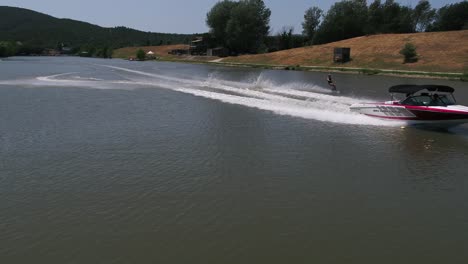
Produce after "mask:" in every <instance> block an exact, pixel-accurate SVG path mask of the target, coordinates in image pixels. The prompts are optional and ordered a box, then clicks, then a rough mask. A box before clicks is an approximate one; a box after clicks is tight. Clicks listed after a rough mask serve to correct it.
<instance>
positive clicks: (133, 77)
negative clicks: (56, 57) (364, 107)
mask: <svg viewBox="0 0 468 264" xmlns="http://www.w3.org/2000/svg"><path fill="white" fill-rule="evenodd" d="M99 66H101V67H105V68H108V69H112V71H113V72H114V73H117V74H119V73H121V74H125V78H122V79H121V80H102V79H97V78H93V77H82V76H79V74H78V73H76V72H72V73H62V74H56V75H51V76H41V77H37V78H36V79H35V80H29V82H28V81H26V80H17V81H14V82H0V84H21V83H22V84H23V85H33V86H37V85H39V86H44V85H47V86H65V85H66V86H67V87H83V88H91V89H125V90H132V89H137V88H148V87H154V88H163V89H169V90H173V91H178V92H181V93H185V94H191V95H194V96H198V97H203V98H208V99H212V100H217V101H221V102H224V103H229V104H235V105H242V106H246V107H251V108H257V109H261V110H266V111H271V112H274V113H276V114H280V115H288V116H293V117H300V118H306V119H313V120H318V121H324V122H333V123H340V124H354V125H374V126H401V125H402V124H399V123H395V122H390V121H384V120H378V119H373V118H370V117H367V116H363V115H360V114H356V113H352V112H350V110H349V106H350V105H351V104H353V103H357V102H359V101H361V100H362V99H357V98H351V97H344V96H334V95H331V94H330V91H329V90H328V89H326V88H323V87H320V86H317V85H311V84H306V83H289V84H286V85H284V84H283V85H278V84H275V83H274V82H273V81H271V80H268V79H267V78H264V77H263V76H262V75H260V76H259V77H257V79H255V80H251V81H249V82H236V81H228V80H223V79H222V78H219V77H217V76H216V74H212V75H210V76H209V77H208V78H205V79H201V78H200V77H198V78H194V77H192V76H180V77H178V76H168V75H163V74H157V73H152V72H144V71H139V70H135V69H128V68H123V67H116V66H110V65H99ZM67 77H68V78H67Z"/></svg>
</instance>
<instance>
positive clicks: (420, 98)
mask: <svg viewBox="0 0 468 264" xmlns="http://www.w3.org/2000/svg"><path fill="white" fill-rule="evenodd" d="M454 91H455V89H453V88H452V87H449V86H443V85H397V86H392V87H390V88H389V92H390V94H391V96H392V101H387V102H380V103H359V104H353V105H351V107H350V109H351V111H354V112H358V113H361V114H364V115H367V116H371V117H376V118H380V119H385V120H399V121H405V122H406V123H407V124H409V125H418V124H429V125H436V126H442V127H450V126H455V125H460V124H463V123H468V107H466V106H463V105H457V104H456V100H455V97H454V96H453V92H454ZM396 94H403V95H406V96H405V98H404V99H402V100H396V99H395V98H396V97H395V95H396Z"/></svg>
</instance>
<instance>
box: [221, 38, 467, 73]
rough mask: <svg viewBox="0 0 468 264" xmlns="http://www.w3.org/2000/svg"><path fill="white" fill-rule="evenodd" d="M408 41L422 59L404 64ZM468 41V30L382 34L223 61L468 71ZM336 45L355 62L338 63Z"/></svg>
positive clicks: (230, 58)
mask: <svg viewBox="0 0 468 264" xmlns="http://www.w3.org/2000/svg"><path fill="white" fill-rule="evenodd" d="M408 42H410V43H412V44H414V45H415V46H416V52H417V53H418V55H419V56H418V58H419V60H418V61H417V62H415V63H407V64H403V56H402V55H401V54H399V51H400V50H401V49H402V48H403V46H404V45H405V43H408ZM467 43H468V30H460V31H446V32H427V33H413V34H382V35H370V36H363V37H356V38H351V39H346V40H342V41H337V42H332V43H328V44H324V45H315V46H309V47H303V48H297V49H290V50H283V51H278V52H272V53H266V54H258V55H244V56H238V57H229V58H226V59H224V60H223V62H237V63H253V64H269V65H302V66H325V67H357V68H376V69H395V70H417V71H430V72H434V71H442V72H468V45H467ZM335 47H349V48H351V59H352V61H350V62H347V63H344V64H341V63H334V62H333V60H332V58H333V48H335Z"/></svg>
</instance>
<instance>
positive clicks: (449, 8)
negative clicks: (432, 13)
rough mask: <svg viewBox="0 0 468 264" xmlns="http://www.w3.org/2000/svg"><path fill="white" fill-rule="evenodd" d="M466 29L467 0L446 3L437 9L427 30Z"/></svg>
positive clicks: (467, 25) (467, 27)
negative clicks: (433, 19)
mask: <svg viewBox="0 0 468 264" xmlns="http://www.w3.org/2000/svg"><path fill="white" fill-rule="evenodd" d="M461 29H468V1H466V0H465V1H463V2H460V3H456V4H450V5H446V6H444V7H442V8H440V9H439V10H438V11H437V14H436V17H435V21H434V23H433V24H432V25H431V26H429V27H428V31H447V30H461Z"/></svg>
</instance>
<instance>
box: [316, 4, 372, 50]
mask: <svg viewBox="0 0 468 264" xmlns="http://www.w3.org/2000/svg"><path fill="white" fill-rule="evenodd" d="M366 22H367V3H366V0H343V1H340V2H336V3H335V4H334V5H333V6H332V7H331V8H330V10H328V12H327V14H326V16H325V18H324V20H323V22H322V24H321V25H320V27H319V29H318V31H317V33H316V34H315V38H314V43H318V44H320V43H327V42H332V41H337V40H342V39H347V38H353V37H356V36H362V35H363V34H364V27H365V25H366Z"/></svg>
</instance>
